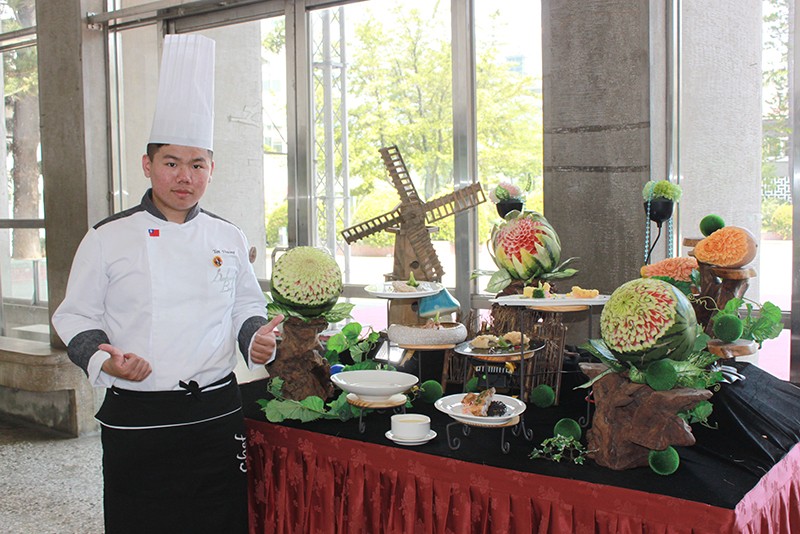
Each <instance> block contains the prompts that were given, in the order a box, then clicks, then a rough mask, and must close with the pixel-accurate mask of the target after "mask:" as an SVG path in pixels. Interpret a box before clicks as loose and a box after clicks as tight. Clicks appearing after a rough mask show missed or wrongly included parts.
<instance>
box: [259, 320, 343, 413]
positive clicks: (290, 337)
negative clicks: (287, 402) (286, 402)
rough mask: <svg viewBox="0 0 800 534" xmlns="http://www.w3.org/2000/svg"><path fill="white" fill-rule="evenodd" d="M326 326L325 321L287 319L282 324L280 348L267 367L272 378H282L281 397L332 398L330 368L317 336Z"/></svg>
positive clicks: (301, 398) (299, 398)
mask: <svg viewBox="0 0 800 534" xmlns="http://www.w3.org/2000/svg"><path fill="white" fill-rule="evenodd" d="M327 327H328V322H327V321H326V320H325V319H321V318H316V319H312V320H310V321H307V322H306V321H303V320H302V319H298V318H297V317H289V318H287V319H286V320H285V321H284V323H283V335H282V338H281V339H282V340H281V345H280V347H279V349H278V354H277V356H276V357H275V360H274V361H273V362H272V363H270V364H269V365H267V370H268V371H269V374H270V376H271V377H280V378H282V379H283V390H282V391H281V393H282V395H283V396H284V397H285V398H287V399H292V400H303V399H305V398H306V397H309V396H311V395H316V396H317V397H320V398H322V399H328V398H330V397H331V396H333V393H334V387H333V383H332V382H331V378H330V377H331V366H330V364H329V363H328V361H327V360H326V359H325V358H324V357H323V355H322V352H323V349H322V345H321V344H320V342H319V334H320V332H322V331H323V330H325V329H326V328H327Z"/></svg>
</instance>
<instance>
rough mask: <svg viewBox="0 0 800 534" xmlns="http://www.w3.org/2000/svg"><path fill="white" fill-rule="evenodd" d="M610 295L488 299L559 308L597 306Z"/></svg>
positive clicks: (520, 296)
mask: <svg viewBox="0 0 800 534" xmlns="http://www.w3.org/2000/svg"><path fill="white" fill-rule="evenodd" d="M610 298H611V295H597V296H596V297H593V298H590V299H585V298H584V299H578V298H572V297H568V296H566V294H563V295H554V296H552V297H550V298H543V299H542V298H533V297H526V296H524V295H503V296H502V297H497V298H493V299H489V302H494V303H496V304H502V305H504V306H540V307H542V308H544V307H550V308H560V307H562V306H599V305H601V304H605V303H606V302H608V299H610Z"/></svg>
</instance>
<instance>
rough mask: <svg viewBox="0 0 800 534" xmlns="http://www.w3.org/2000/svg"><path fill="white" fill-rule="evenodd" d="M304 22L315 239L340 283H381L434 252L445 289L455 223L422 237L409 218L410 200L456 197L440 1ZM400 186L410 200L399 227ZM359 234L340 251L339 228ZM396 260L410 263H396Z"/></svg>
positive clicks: (420, 0) (373, 7)
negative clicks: (334, 264)
mask: <svg viewBox="0 0 800 534" xmlns="http://www.w3.org/2000/svg"><path fill="white" fill-rule="evenodd" d="M310 20H311V35H312V42H313V44H312V62H313V67H312V68H313V71H312V94H313V105H312V108H313V118H312V121H313V141H314V142H313V150H314V185H313V199H312V200H313V206H314V208H315V210H316V213H315V214H314V216H313V217H312V218H313V220H314V222H315V224H316V226H315V228H314V229H313V233H314V235H313V237H312V242H313V243H314V244H316V245H319V246H324V247H326V248H328V249H329V250H331V251H335V252H336V255H337V259H338V260H339V261H340V263H341V265H342V268H343V272H344V275H345V282H346V283H351V284H356V285H365V284H370V283H379V282H383V281H384V279H385V276H387V275H389V276H391V275H392V273H398V272H408V271H409V270H410V269H409V268H408V265H410V264H411V262H412V261H414V260H420V261H421V262H423V263H424V261H425V259H428V258H431V257H434V255H435V258H436V259H437V260H438V262H439V263H440V264H441V269H439V271H438V272H441V271H443V272H444V276H443V278H442V281H443V282H444V283H445V284H449V285H452V284H454V280H455V279H454V275H455V258H454V250H453V242H454V230H453V228H454V218H453V217H452V216H449V217H445V218H443V219H441V220H438V221H436V222H435V223H431V224H429V225H428V226H429V230H428V233H425V232H422V233H421V234H419V233H414V229H415V228H418V226H417V225H415V223H413V222H410V220H411V219H412V218H413V216H414V214H413V213H412V212H411V211H410V210H409V208H412V207H413V205H415V204H414V200H413V199H414V198H417V199H419V200H420V201H421V202H423V203H427V202H430V201H433V200H435V199H437V198H440V197H442V196H443V195H446V194H448V193H450V192H452V190H453V175H452V172H453V142H452V138H453V133H452V132H453V126H452V124H453V121H452V106H453V104H452V82H451V79H452V75H451V73H452V66H451V52H450V12H449V5H448V3H446V2H430V1H428V0H413V1H409V2H403V3H402V5H400V4H398V3H397V2H391V1H385V0H373V1H370V2H363V3H356V4H349V5H347V6H342V7H336V8H332V9H324V10H317V11H312V12H311V13H310ZM392 146H396V147H397V151H398V152H399V155H400V157H401V158H402V161H403V162H404V164H405V165H404V166H405V169H402V168H396V169H395V171H396V173H397V174H398V175H404V176H405V180H404V181H403V182H402V183H403V184H404V185H402V186H396V184H394V183H393V182H392V180H390V178H389V174H388V172H387V168H386V167H385V165H384V163H383V160H382V155H381V152H380V151H379V150H380V149H382V148H388V147H392ZM404 171H407V174H406V173H405V172H404ZM398 189H400V190H402V191H405V193H404V196H407V199H406V201H405V203H404V204H402V208H403V209H404V210H405V211H404V212H403V213H404V217H407V219H404V221H409V222H403V223H402V224H401V223H400V220H399V214H398V213H397V212H394V210H395V208H397V207H398V206H400V205H401V197H400V194H399V193H398ZM431 206H432V205H431ZM431 206H428V208H430V207H431ZM423 209H425V208H423ZM428 212H429V209H428V210H426V212H424V213H428ZM383 223H386V224H383ZM359 225H361V226H359ZM357 226H358V227H359V228H361V230H359V231H358V232H355V233H354V234H353V235H357V236H358V238H357V239H354V240H353V241H352V242H351V243H350V244H349V245H348V244H346V243H345V242H344V240H343V238H342V236H341V231H342V230H344V229H346V228H348V229H353V228H355V227H357ZM379 226H380V227H379ZM384 226H385V228H384ZM407 236H412V237H407ZM397 257H400V258H403V257H404V258H407V259H408V261H406V262H404V261H402V260H398V261H397V264H395V261H394V259H395V258H397ZM420 258H423V259H420Z"/></svg>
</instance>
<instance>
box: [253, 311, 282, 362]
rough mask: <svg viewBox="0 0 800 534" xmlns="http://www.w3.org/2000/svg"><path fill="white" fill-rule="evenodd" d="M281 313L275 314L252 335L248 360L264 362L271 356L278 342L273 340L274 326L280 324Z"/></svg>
mask: <svg viewBox="0 0 800 534" xmlns="http://www.w3.org/2000/svg"><path fill="white" fill-rule="evenodd" d="M281 321H283V315H280V314H279V315H276V316H275V318H274V319H272V320H271V321H270V322H268V323H267V324H265V325H264V326H262V327H261V328H259V329H258V331H257V332H256V335H255V337H253V345H252V346H251V347H250V361H251V362H253V363H256V364H259V365H261V364H265V363H267V362H268V361H269V359H270V358H272V354H273V353H274V352H275V347H276V346H277V345H278V342H277V341H276V340H275V327H276V326H278V325H279V324H281Z"/></svg>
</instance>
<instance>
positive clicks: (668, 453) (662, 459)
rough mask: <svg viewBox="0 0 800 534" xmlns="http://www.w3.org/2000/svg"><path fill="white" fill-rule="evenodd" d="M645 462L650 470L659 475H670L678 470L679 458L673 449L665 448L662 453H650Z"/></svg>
mask: <svg viewBox="0 0 800 534" xmlns="http://www.w3.org/2000/svg"><path fill="white" fill-rule="evenodd" d="M647 462H648V463H649V464H650V469H652V470H653V471H655V472H656V473H658V474H659V475H671V474H672V473H674V472H675V471H677V470H678V466H679V465H680V463H681V457H680V456H678V451H676V450H675V449H674V448H673V447H667V448H666V449H664V450H663V451H650V454H648V455H647Z"/></svg>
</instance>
